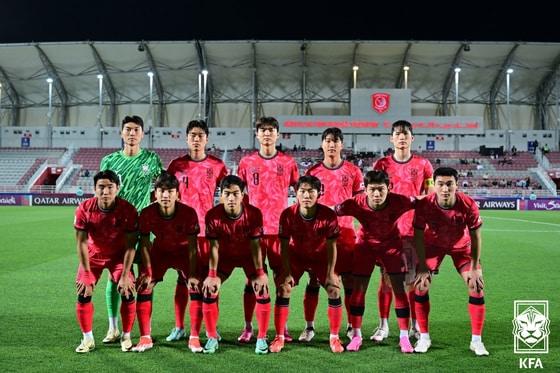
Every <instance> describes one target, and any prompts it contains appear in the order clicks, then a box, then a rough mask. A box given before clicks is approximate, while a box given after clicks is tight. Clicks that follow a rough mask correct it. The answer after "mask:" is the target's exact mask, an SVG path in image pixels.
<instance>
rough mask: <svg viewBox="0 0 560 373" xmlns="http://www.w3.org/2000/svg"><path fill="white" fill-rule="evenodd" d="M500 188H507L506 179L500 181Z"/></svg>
mask: <svg viewBox="0 0 560 373" xmlns="http://www.w3.org/2000/svg"><path fill="white" fill-rule="evenodd" d="M498 186H499V187H500V188H505V187H506V186H507V181H506V179H500V181H498Z"/></svg>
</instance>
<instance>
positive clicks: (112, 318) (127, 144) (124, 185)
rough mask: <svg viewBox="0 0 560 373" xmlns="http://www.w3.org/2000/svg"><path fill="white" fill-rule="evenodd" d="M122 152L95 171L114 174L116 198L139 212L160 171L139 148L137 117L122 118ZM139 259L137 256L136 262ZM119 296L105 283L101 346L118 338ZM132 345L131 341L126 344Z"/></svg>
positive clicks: (156, 158) (141, 128)
mask: <svg viewBox="0 0 560 373" xmlns="http://www.w3.org/2000/svg"><path fill="white" fill-rule="evenodd" d="M121 138H122V141H123V144H124V147H123V149H122V150H119V151H116V152H114V153H111V154H108V155H107V156H105V157H104V158H103V159H102V160H101V165H100V166H99V169H100V170H102V171H104V170H112V171H114V172H115V173H116V174H117V175H118V177H119V180H120V189H119V195H118V196H119V197H120V198H123V199H125V200H127V201H128V202H130V203H131V204H132V205H133V206H134V207H135V208H136V210H138V211H139V212H140V211H142V209H143V208H144V207H146V206H148V205H149V204H150V193H151V191H152V186H153V182H154V180H155V179H156V177H157V176H158V175H159V174H160V172H161V170H162V165H161V160H160V159H159V156H158V155H157V154H156V153H155V152H152V151H149V150H146V149H142V148H141V146H140V144H141V143H142V139H143V138H144V121H143V120H142V118H140V117H139V116H136V115H133V116H126V117H124V119H123V120H122V124H121ZM138 260H140V255H138V256H137V257H136V261H138ZM119 297H120V295H119V293H118V292H117V289H116V287H115V286H114V284H113V282H111V281H108V282H107V287H106V289H105V298H106V301H107V313H108V315H109V330H108V331H107V336H106V337H105V338H104V339H103V343H113V342H116V341H117V340H118V339H119V336H120V332H119V328H118V314H117V311H118V308H119ZM130 344H131V345H132V342H130Z"/></svg>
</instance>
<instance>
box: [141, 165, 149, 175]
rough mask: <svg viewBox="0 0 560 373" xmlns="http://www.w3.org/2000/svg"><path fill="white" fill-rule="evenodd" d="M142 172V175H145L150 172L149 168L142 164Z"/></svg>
mask: <svg viewBox="0 0 560 373" xmlns="http://www.w3.org/2000/svg"><path fill="white" fill-rule="evenodd" d="M142 172H143V173H144V175H147V174H148V172H150V166H148V165H147V164H146V163H144V164H143V165H142Z"/></svg>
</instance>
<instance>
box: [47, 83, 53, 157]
mask: <svg viewBox="0 0 560 373" xmlns="http://www.w3.org/2000/svg"><path fill="white" fill-rule="evenodd" d="M47 83H48V85H49V111H48V113H47V147H49V148H51V147H52V89H53V79H52V78H50V77H49V78H47Z"/></svg>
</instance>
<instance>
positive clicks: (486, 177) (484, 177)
mask: <svg viewBox="0 0 560 373" xmlns="http://www.w3.org/2000/svg"><path fill="white" fill-rule="evenodd" d="M489 177H490V175H488V172H485V173H484V174H483V175H482V178H483V179H484V180H488V178H489Z"/></svg>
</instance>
